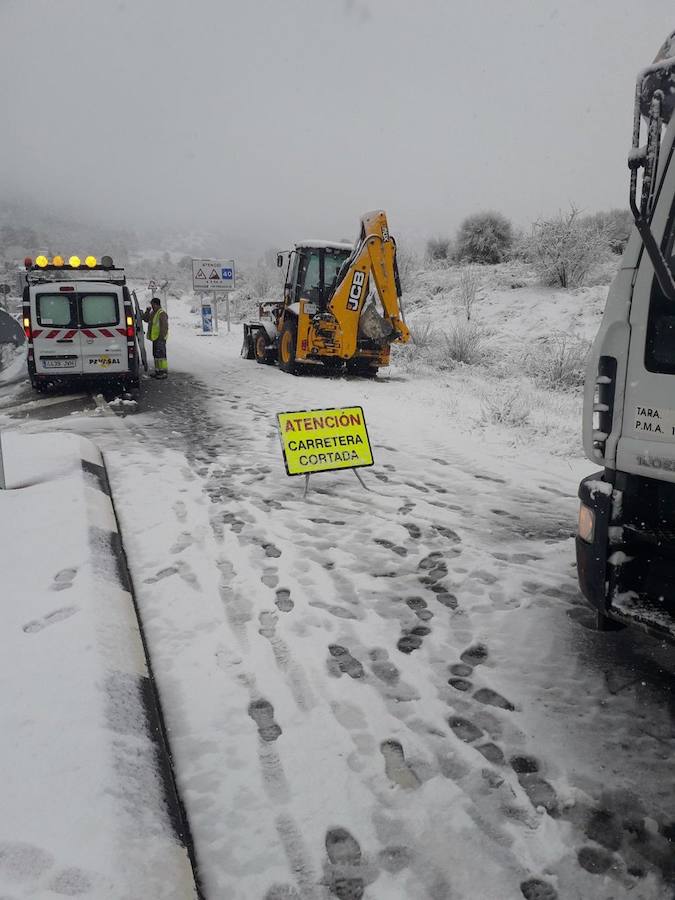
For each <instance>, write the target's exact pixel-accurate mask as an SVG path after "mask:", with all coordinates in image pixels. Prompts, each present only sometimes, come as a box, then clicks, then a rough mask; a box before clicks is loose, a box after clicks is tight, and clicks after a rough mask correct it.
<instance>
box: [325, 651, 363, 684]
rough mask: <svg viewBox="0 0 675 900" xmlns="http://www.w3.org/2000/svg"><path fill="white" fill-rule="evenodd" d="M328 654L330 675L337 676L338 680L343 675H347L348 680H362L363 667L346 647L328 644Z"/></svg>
mask: <svg viewBox="0 0 675 900" xmlns="http://www.w3.org/2000/svg"><path fill="white" fill-rule="evenodd" d="M328 652H329V653H330V656H331V658H330V659H329V660H328V671H329V672H330V673H331V675H337V677H338V678H340V676H341V675H343V674H345V675H349V677H350V678H363V675H364V669H363V666H362V665H361V663H360V662H359V661H358V659H356V658H355V657H354V656H352V655H351V653H350V652H349V650H348V649H347V648H346V647H343V646H341V645H340V644H330V645H329V646H328Z"/></svg>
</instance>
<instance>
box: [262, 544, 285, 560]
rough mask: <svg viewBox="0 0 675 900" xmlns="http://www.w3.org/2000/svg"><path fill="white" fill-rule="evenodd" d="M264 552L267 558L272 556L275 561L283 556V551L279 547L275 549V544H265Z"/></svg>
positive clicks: (263, 546)
mask: <svg viewBox="0 0 675 900" xmlns="http://www.w3.org/2000/svg"><path fill="white" fill-rule="evenodd" d="M262 548H263V550H264V551H265V556H270V557H273V558H275V559H278V557H280V556H281V550H279V548H278V547H275V546H274V544H263V545H262Z"/></svg>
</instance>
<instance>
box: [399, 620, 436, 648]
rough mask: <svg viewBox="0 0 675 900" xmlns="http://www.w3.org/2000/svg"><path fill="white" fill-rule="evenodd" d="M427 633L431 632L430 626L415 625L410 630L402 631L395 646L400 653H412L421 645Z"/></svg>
mask: <svg viewBox="0 0 675 900" xmlns="http://www.w3.org/2000/svg"><path fill="white" fill-rule="evenodd" d="M428 634H431V628H428V627H427V626H426V625H417V626H415V628H411V629H410V631H406V632H404V633H403V635H402V636H401V637H400V638H399V640H398V643H397V644H396V646H397V647H398V649H399V650H400V651H401V653H412V652H413V651H414V650H419V648H420V647H421V646H422V639H423V638H424V637H426V636H427V635H428Z"/></svg>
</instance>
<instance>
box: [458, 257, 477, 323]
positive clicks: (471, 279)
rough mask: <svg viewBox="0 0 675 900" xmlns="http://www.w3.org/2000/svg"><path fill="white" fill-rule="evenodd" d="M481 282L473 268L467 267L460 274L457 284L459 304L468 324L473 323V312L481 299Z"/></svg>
mask: <svg viewBox="0 0 675 900" xmlns="http://www.w3.org/2000/svg"><path fill="white" fill-rule="evenodd" d="M479 286H480V282H479V279H478V275H477V274H476V270H475V269H474V267H473V266H465V268H463V269H462V270H461V272H460V275H459V280H458V282H457V288H456V290H457V293H456V298H457V303H458V304H459V306H460V307H461V308H462V310H463V312H464V314H465V315H466V320H467V322H469V321H471V312H472V310H473V307H474V304H475V302H476V300H479V299H480V295H479V293H478V289H479Z"/></svg>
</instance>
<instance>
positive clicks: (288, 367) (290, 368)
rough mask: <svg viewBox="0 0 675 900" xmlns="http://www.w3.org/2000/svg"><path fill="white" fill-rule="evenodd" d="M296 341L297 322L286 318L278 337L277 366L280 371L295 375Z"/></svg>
mask: <svg viewBox="0 0 675 900" xmlns="http://www.w3.org/2000/svg"><path fill="white" fill-rule="evenodd" d="M297 343H298V323H297V322H296V321H295V319H291V318H288V319H286V321H285V322H284V327H283V328H282V330H281V337H280V338H279V368H280V369H281V370H282V372H288V374H289V375H295V349H296V345H297Z"/></svg>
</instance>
